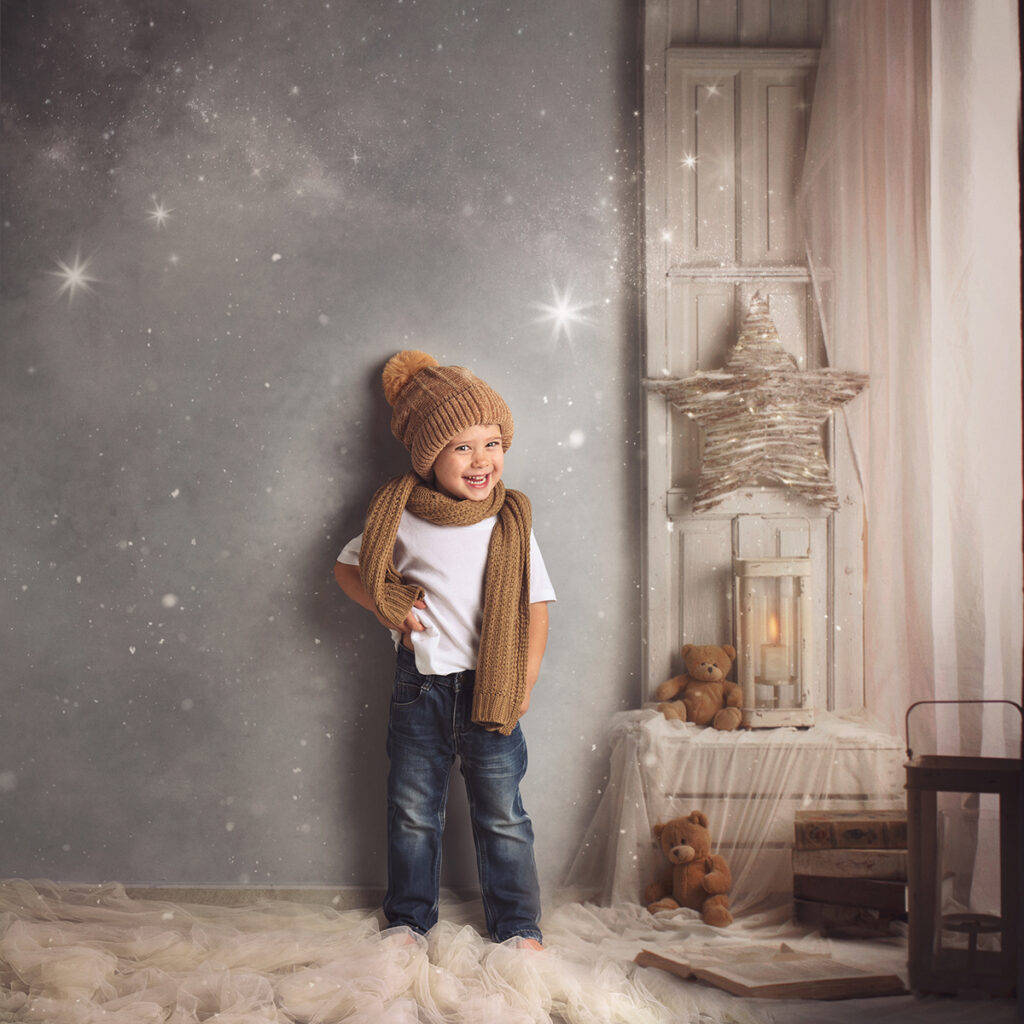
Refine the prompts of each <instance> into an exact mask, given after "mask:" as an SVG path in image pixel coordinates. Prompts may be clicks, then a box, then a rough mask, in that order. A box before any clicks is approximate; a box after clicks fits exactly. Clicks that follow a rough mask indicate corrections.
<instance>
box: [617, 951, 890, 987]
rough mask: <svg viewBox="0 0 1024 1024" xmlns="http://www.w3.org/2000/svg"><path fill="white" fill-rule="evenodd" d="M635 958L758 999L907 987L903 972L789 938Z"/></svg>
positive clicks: (646, 965) (642, 953)
mask: <svg viewBox="0 0 1024 1024" xmlns="http://www.w3.org/2000/svg"><path fill="white" fill-rule="evenodd" d="M635 962H636V963H637V964H639V965H640V966H641V967H658V968H660V969H661V970H663V971H669V972H671V973H672V974H676V975H678V976H679V977H680V978H696V979H698V980H700V981H705V982H708V983H709V984H712V985H715V986H717V987H718V988H721V989H724V990H725V991H726V992H731V993H732V994H733V995H736V996H745V997H749V998H757V999H862V998H865V997H867V996H896V995H904V994H905V993H906V991H907V989H906V987H905V986H904V984H903V982H902V981H901V980H900V978H899V976H898V975H895V974H879V973H873V972H871V971H866V970H864V969H863V968H860V967H853V966H852V965H850V964H844V963H840V962H839V961H837V960H833V959H832V957H830V956H828V955H827V954H819V953H801V952H798V951H797V950H795V949H793V948H792V947H790V946H787V945H786V944H785V943H783V944H782V945H780V946H754V947H751V946H732V945H726V946H718V947H706V948H705V950H704V951H701V952H695V954H694V955H687V954H684V955H681V956H680V957H678V958H673V957H667V956H662V955H661V954H659V953H652V952H651V951H650V950H647V949H644V950H641V952H639V953H638V954H637V955H636V959H635Z"/></svg>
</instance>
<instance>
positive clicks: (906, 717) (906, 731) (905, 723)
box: [903, 699, 1024, 761]
mask: <svg viewBox="0 0 1024 1024" xmlns="http://www.w3.org/2000/svg"><path fill="white" fill-rule="evenodd" d="M922 704H1009V705H1010V707H1013V708H1016V709H1017V711H1018V712H1019V713H1020V716H1021V722H1022V725H1024V708H1022V707H1021V706H1020V705H1019V704H1018V703H1017V702H1016V701H1012V700H996V699H992V700H916V701H914V703H913V704H911V705H910V707H909V708H907V713H906V714H905V715H904V716H903V734H904V738H905V740H906V743H907V760H908V761H912V760H913V759H914V755H913V752H912V751H911V749H910V712H911V711H913V710H914V708H916V707H920V706H921V705H922Z"/></svg>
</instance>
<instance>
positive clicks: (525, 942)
mask: <svg viewBox="0 0 1024 1024" xmlns="http://www.w3.org/2000/svg"><path fill="white" fill-rule="evenodd" d="M519 948H520V949H535V950H537V951H538V952H541V951H543V949H544V947H543V945H541V943H540V942H538V941H537V940H536V939H520V940H519Z"/></svg>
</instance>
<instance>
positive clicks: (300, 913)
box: [0, 880, 1014, 1024]
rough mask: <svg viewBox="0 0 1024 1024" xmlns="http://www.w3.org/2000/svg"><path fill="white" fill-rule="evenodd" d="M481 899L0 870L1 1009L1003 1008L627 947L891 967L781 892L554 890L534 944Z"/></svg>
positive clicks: (928, 1015)
mask: <svg viewBox="0 0 1024 1024" xmlns="http://www.w3.org/2000/svg"><path fill="white" fill-rule="evenodd" d="M480 918H481V913H480V907H479V904H478V903H476V904H474V903H462V902H454V901H448V902H446V903H445V904H444V905H443V907H442V921H441V923H440V924H439V925H438V926H437V927H436V928H435V929H434V930H433V931H432V933H431V934H430V936H429V937H428V938H426V939H423V938H417V937H414V936H412V935H410V934H409V933H408V932H406V931H404V930H381V928H380V926H379V923H378V918H377V915H376V913H374V912H370V911H340V912H339V911H336V910H333V909H331V908H330V907H325V906H316V905H309V904H305V903H298V902H284V901H264V902H262V903H258V904H254V905H251V906H247V907H244V908H229V907H222V906H210V905H184V904H179V903H172V902H162V901H157V900H142V899H132V898H130V897H129V896H128V894H127V893H126V892H125V890H124V888H123V887H122V886H120V885H102V886H57V885H53V884H50V883H45V882H33V883H29V882H25V881H19V880H13V881H9V882H6V883H4V884H2V885H0V1021H5V1022H14V1021H17V1022H19V1024H37V1022H39V1024H42V1022H47V1024H51V1022H60V1024H196V1022H200V1021H203V1022H207V1021H210V1022H216V1024H266V1022H274V1024H295V1022H303V1024H329V1022H336V1021H346V1022H362V1024H413V1022H417V1024H420V1022H429V1024H435V1022H444V1024H463V1022H464V1024H491V1022H494V1024H519V1022H523V1024H526V1022H530V1024H535V1022H536V1024H543V1022H563V1021H564V1022H579V1024H617V1022H623V1024H626V1022H629V1024H654V1022H658V1024H662V1022H664V1024H668V1022H672V1024H679V1022H690V1024H711V1022H717V1021H721V1022H735V1024H755V1022H758V1024H760V1022H782V1021H786V1022H787V1024H800V1022H806V1024H811V1022H814V1024H829V1022H835V1024H843V1022H851V1024H852V1022H853V1021H859V1020H860V1019H861V1018H863V1017H864V1015H865V1014H868V1013H870V1014H871V1016H872V1017H873V1018H874V1019H875V1020H876V1021H881V1022H891V1024H903V1022H907V1021H917V1020H920V1021H922V1022H928V1021H933V1022H936V1024H938V1022H940V1021H941V1022H948V1024H968V1021H970V1024H977V1022H982V1024H1003V1022H1007V1024H1008V1022H1009V1021H1011V1020H1012V1019H1013V1018H1014V1009H1013V1004H1012V1003H1011V1002H1009V1001H1000V1002H984V1003H971V1002H966V1003H962V1002H958V1001H955V1000H930V999H919V998H918V999H915V998H914V997H912V996H902V997H891V998H879V999H871V1000H867V1001H865V1000H850V1001H844V1002H833V1003H809V1002H794V1001H788V1002H785V1003H783V1002H778V1001H772V1000H749V999H746V1000H745V999H738V998H735V997H733V996H731V995H728V994H727V993H725V992H722V991H719V990H718V989H715V988H712V987H710V986H707V985H703V984H701V983H697V982H683V981H680V980H679V979H677V978H675V977H674V976H672V975H670V974H667V973H665V972H662V971H659V970H656V969H653V968H641V967H637V966H636V965H635V964H633V962H632V961H633V957H634V956H635V955H636V953H637V952H638V951H639V950H640V949H642V948H649V949H656V950H658V951H661V952H663V953H666V954H668V955H671V954H672V953H673V952H677V953H679V952H682V951H684V950H687V949H693V948H694V947H695V946H703V945H705V944H711V945H718V946H721V947H724V946H726V945H728V946H730V948H731V947H733V946H734V944H735V943H736V942H737V941H741V942H754V941H758V942H778V941H781V940H785V941H787V942H789V943H790V944H793V945H795V946H797V948H801V949H807V950H808V951H812V950H813V951H818V952H821V951H825V950H830V951H832V952H833V954H834V955H835V956H836V957H837V959H839V958H841V959H844V960H846V961H847V962H853V963H856V964H858V965H860V966H865V967H872V968H873V969H880V970H886V971H893V970H900V969H901V967H902V963H903V960H904V959H905V953H904V950H903V949H902V944H901V940H899V939H898V938H893V939H888V940H885V941H882V942H878V941H874V942H871V943H863V942H862V943H843V944H837V943H834V942H831V943H830V942H827V941H826V940H824V939H821V938H818V937H816V936H814V935H811V934H809V933H807V932H806V931H803V932H801V931H799V930H797V929H796V928H795V927H794V926H793V925H792V924H791V923H790V921H789V913H788V908H780V910H779V911H778V912H774V913H772V912H766V913H762V914H760V915H756V916H748V917H740V918H738V919H737V921H736V922H735V923H734V924H733V925H732V926H731V927H730V928H729V929H727V930H715V929H712V928H709V927H707V926H705V925H704V924H703V923H702V922H701V921H700V920H699V919H698V918H697V917H696V916H695V915H694V914H693V913H691V912H690V911H685V910H684V911H677V912H674V913H669V914H662V915H658V916H657V917H652V916H651V915H649V914H648V913H647V912H646V911H645V910H643V909H642V908H641V907H639V906H636V905H632V904H625V903H624V904H620V905H617V906H613V907H597V906H594V905H590V904H585V903H576V902H572V901H571V900H570V899H569V898H568V897H565V898H564V899H563V900H562V901H554V903H553V905H552V906H550V908H549V909H548V911H547V912H546V914H545V917H544V921H543V924H544V929H545V936H546V943H547V948H546V949H545V951H544V952H541V953H537V952H534V951H531V950H526V949H521V948H517V947H516V946H515V945H514V944H509V943H506V944H504V945H494V944H492V943H490V942H488V941H486V940H485V939H483V938H482V937H481V935H480V932H479V930H478V928H479V926H480V924H481V920H480Z"/></svg>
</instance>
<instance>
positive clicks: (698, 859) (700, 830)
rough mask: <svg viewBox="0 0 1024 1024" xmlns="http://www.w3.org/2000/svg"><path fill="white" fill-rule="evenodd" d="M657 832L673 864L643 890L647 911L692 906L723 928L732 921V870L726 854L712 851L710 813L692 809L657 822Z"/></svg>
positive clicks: (691, 907) (706, 918) (712, 923)
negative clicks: (684, 815) (730, 903)
mask: <svg viewBox="0 0 1024 1024" xmlns="http://www.w3.org/2000/svg"><path fill="white" fill-rule="evenodd" d="M654 835H655V836H656V837H657V839H658V843H659V844H660V846H661V851H662V853H664V854H665V857H666V859H667V860H668V862H669V864H670V865H671V868H670V873H668V874H666V877H665V879H664V880H662V881H659V882H652V883H651V884H650V885H649V886H647V888H646V889H645V890H644V903H645V904H646V905H647V909H648V911H650V913H652V914H656V913H657V912H658V911H659V910H676V909H678V908H679V907H689V908H690V909H691V910H697V911H699V912H700V916H701V918H702V920H703V921H704V923H705V924H710V925H714V926H715V927H716V928H724V927H725V926H726V925H727V924H731V923H732V914H731V913H729V896H728V892H729V889H730V887H731V886H732V872H731V871H730V870H729V865H728V864H727V863H726V862H725V858H724V857H721V856H719V855H718V854H717V853H712V852H711V832H710V831H709V830H708V819H707V815H706V814H705V813H704V812H703V811H691V812H690V814H689V815H687V816H686V817H685V818H673V819H672V820H671V821H670V822H668V823H667V824H664V825H661V824H658V825H655V826H654Z"/></svg>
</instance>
